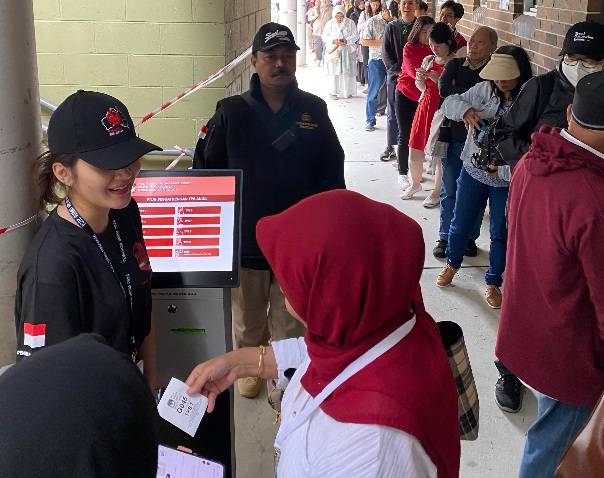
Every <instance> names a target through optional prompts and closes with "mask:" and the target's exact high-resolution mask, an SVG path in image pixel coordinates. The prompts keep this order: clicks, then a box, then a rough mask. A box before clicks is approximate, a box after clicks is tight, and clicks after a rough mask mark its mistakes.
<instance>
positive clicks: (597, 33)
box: [560, 22, 604, 61]
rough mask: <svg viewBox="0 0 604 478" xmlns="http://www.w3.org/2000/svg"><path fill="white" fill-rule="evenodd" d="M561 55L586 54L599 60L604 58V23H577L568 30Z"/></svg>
mask: <svg viewBox="0 0 604 478" xmlns="http://www.w3.org/2000/svg"><path fill="white" fill-rule="evenodd" d="M560 55H585V56H587V57H589V58H592V59H594V60H597V61H600V60H604V25H602V24H601V23H595V22H579V23H575V24H574V25H573V26H572V27H570V29H569V30H568V32H566V36H565V37H564V43H563V45H562V51H561V52H560Z"/></svg>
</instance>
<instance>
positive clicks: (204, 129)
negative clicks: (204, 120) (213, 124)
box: [199, 124, 209, 139]
mask: <svg viewBox="0 0 604 478" xmlns="http://www.w3.org/2000/svg"><path fill="white" fill-rule="evenodd" d="M208 131H209V130H208V125H207V124H204V125H203V126H202V127H201V129H200V130H199V138H201V139H204V138H205V137H206V136H207V134H208Z"/></svg>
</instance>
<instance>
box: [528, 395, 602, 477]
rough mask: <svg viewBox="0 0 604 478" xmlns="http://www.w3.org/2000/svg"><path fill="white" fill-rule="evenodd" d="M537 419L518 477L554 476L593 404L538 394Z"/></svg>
mask: <svg viewBox="0 0 604 478" xmlns="http://www.w3.org/2000/svg"><path fill="white" fill-rule="evenodd" d="M537 403H538V410H537V420H536V421H535V423H533V425H532V426H531V428H529V431H528V433H527V435H526V443H525V444H524V454H523V455H522V462H521V463H520V472H519V477H518V478H552V477H553V476H554V472H555V471H556V468H557V467H558V464H559V463H560V459H561V458H562V454H563V453H564V452H565V451H566V448H567V447H568V445H570V443H571V441H572V440H574V439H575V436H576V435H577V433H578V432H579V430H580V429H581V428H582V427H583V425H585V423H587V419H588V418H589V414H590V413H591V411H592V408H591V407H581V406H578V405H570V404H568V403H563V402H559V401H558V400H554V399H553V398H549V397H547V396H545V395H542V394H538V397H537Z"/></svg>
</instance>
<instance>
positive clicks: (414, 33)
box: [407, 15, 434, 43]
mask: <svg viewBox="0 0 604 478" xmlns="http://www.w3.org/2000/svg"><path fill="white" fill-rule="evenodd" d="M426 25H434V18H432V17H429V16H427V15H423V16H421V17H417V19H416V20H415V23H414V24H413V28H411V31H410V32H409V36H408V37H407V43H418V42H419V34H420V32H421V31H422V28H423V27H425V26H426Z"/></svg>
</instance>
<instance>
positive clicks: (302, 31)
mask: <svg viewBox="0 0 604 478" xmlns="http://www.w3.org/2000/svg"><path fill="white" fill-rule="evenodd" d="M296 15H297V27H298V28H297V30H298V33H297V35H296V43H297V44H298V46H299V47H300V51H299V52H298V66H304V65H306V1H305V0H298V10H297V12H296Z"/></svg>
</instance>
